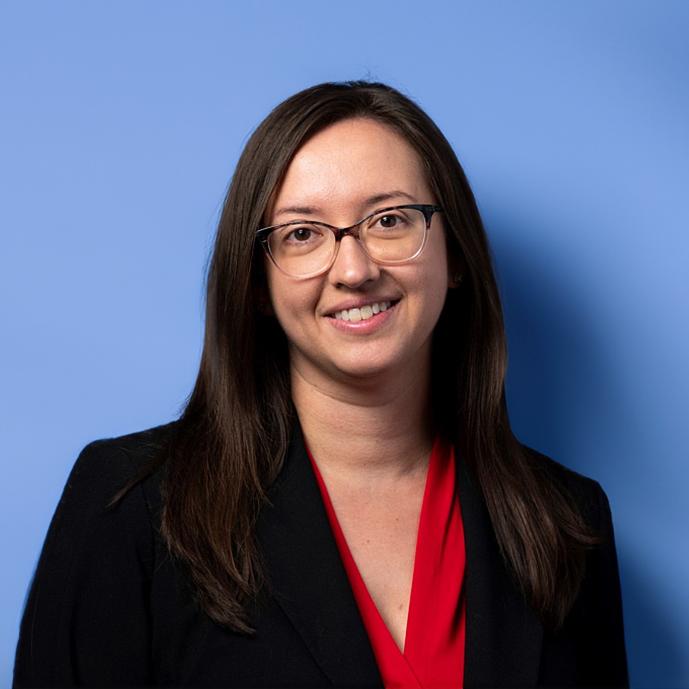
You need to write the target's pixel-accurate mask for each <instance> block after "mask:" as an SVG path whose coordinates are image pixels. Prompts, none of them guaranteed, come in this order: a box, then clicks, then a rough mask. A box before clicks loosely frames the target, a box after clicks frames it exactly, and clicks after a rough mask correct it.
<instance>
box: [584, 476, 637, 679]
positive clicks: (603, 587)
mask: <svg viewBox="0 0 689 689" xmlns="http://www.w3.org/2000/svg"><path fill="white" fill-rule="evenodd" d="M594 483H595V486H596V489H597V491H596V493H597V495H596V499H597V509H598V517H599V519H598V523H599V529H600V532H601V536H602V537H603V543H602V544H601V545H599V546H596V547H595V548H594V549H593V550H592V551H591V553H590V555H591V556H590V558H589V562H588V568H589V569H588V572H587V575H586V578H585V582H584V589H585V595H586V600H587V604H586V606H585V610H584V613H583V630H582V632H583V634H582V637H581V638H582V643H583V646H584V653H583V658H584V659H585V662H584V663H583V667H582V668H581V670H582V674H583V677H582V678H581V679H582V680H583V682H582V684H583V685H584V686H591V687H629V674H628V667H627V654H626V648H625V639H624V622H623V614H622V594H621V589H620V577H619V568H618V563H617V551H616V547H615V534H614V529H613V523H612V515H611V512H610V503H609V501H608V497H607V495H606V494H605V491H604V490H603V489H602V488H601V486H600V485H599V484H598V483H597V482H594Z"/></svg>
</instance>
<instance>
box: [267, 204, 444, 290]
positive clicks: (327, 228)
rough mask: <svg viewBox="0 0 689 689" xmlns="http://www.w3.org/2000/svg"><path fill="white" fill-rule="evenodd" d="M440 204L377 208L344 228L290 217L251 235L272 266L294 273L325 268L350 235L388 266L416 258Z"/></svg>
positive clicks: (375, 259)
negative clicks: (287, 220)
mask: <svg viewBox="0 0 689 689" xmlns="http://www.w3.org/2000/svg"><path fill="white" fill-rule="evenodd" d="M441 212H442V208H441V207H440V206H434V205H431V204H423V203H412V204H407V205H404V206H391V207H389V208H381V209H379V210H377V211H375V212H374V213H371V215H367V216H366V217H365V218H364V219H363V220H359V222H357V223H354V225H350V226H349V227H334V226H333V225H328V224H327V223H324V222H318V221H311V220H291V221H290V222H287V223H283V224H281V225H271V226H270V227H263V228H261V229H260V230H257V231H256V240H257V241H260V242H261V244H262V245H263V248H264V250H265V251H266V253H267V254H268V256H269V257H270V259H271V260H272V262H273V263H274V264H275V266H276V267H277V268H278V269H279V270H281V271H282V272H283V273H285V274H286V275H289V276H290V277H294V278H310V277H315V276H316V275H320V274H321V273H325V272H326V271H327V270H329V269H330V268H331V266H332V265H333V263H334V262H335V257H336V256H337V251H338V247H339V242H340V240H341V239H342V237H344V236H346V235H351V236H352V237H354V238H355V239H358V240H359V243H360V244H361V246H362V248H363V249H364V252H365V253H366V255H367V256H368V257H369V258H370V259H371V260H372V261H373V262H375V263H378V264H380V265H387V266H393V265H398V264H400V263H406V262H407V261H411V260H413V259H414V258H416V257H417V256H418V255H419V254H420V253H421V252H422V251H423V248H424V246H426V239H427V236H428V230H430V229H431V218H432V217H433V213H441Z"/></svg>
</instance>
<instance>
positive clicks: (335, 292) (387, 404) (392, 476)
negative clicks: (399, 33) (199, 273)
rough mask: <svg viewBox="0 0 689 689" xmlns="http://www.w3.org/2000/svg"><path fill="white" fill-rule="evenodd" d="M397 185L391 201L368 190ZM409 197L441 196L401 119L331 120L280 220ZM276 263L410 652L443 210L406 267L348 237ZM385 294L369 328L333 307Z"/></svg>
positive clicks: (294, 328)
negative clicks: (318, 252)
mask: <svg viewBox="0 0 689 689" xmlns="http://www.w3.org/2000/svg"><path fill="white" fill-rule="evenodd" d="M390 192H392V193H393V194H394V195H393V196H391V197H390V198H389V199H386V200H385V201H383V202H381V201H380V200H378V201H376V202H374V203H373V204H370V203H368V201H367V200H368V199H370V198H371V197H372V196H374V195H379V194H387V193H390ZM405 203H436V199H435V198H434V197H433V195H432V193H431V191H430V188H429V187H428V183H427V181H426V178H425V175H424V174H423V168H422V164H421V161H420V159H419V157H418V155H417V154H416V152H415V151H414V149H413V148H412V147H411V146H410V145H409V144H408V143H407V142H406V140H405V139H404V138H402V137H401V136H400V135H399V134H397V133H396V132H395V131H394V130H392V129H390V128H389V127H387V126H385V125H382V124H380V123H378V122H375V121H373V120H370V119H364V118H357V119H349V120H344V121H342V122H338V123H336V124H334V125H331V126H329V127H327V128H326V129H324V130H323V131H321V132H319V133H318V134H316V135H315V136H314V137H312V138H311V139H309V140H308V141H307V142H306V143H305V144H304V145H303V146H302V148H301V149H299V150H298V151H297V153H296V155H295V156H294V158H293V160H292V162H291V163H290V166H289V168H288V170H287V173H286V175H285V178H284V179H283V182H282V184H281V185H280V187H279V188H278V189H277V190H276V194H275V195H274V198H273V202H272V204H271V207H270V209H269V211H268V213H267V216H266V219H267V224H271V225H273V224H277V223H281V222H288V221H290V220H296V219H311V220H321V221H324V222H327V223H330V224H332V225H335V226H339V227H344V226H348V225H350V224H352V223H353V222H356V221H358V220H360V219H361V218H363V217H364V216H365V215H367V214H369V213H371V212H373V211H374V210H376V209H378V208H381V207H387V206H394V205H401V204H405ZM288 208H292V210H285V209H288ZM295 208H298V209H299V210H298V211H297V210H295ZM307 208H308V209H310V212H306V209H307ZM266 271H267V277H268V290H269V294H270V302H271V307H272V311H273V313H274V315H275V317H276V318H277V319H278V321H279V323H280V325H281V326H282V328H283V330H284V332H285V334H286V336H287V340H288V345H289V353H290V373H291V385H292V398H293V400H294V404H295V407H296V409H297V413H298V415H299V420H300V423H301V426H302V430H303V432H304V437H305V440H306V443H307V445H308V447H309V449H310V450H311V453H312V455H313V457H314V460H315V461H316V463H317V465H318V468H319V471H320V472H321V474H322V476H323V479H324V481H325V484H326V487H327V489H328V493H329V495H330V498H331V500H332V502H333V506H334V508H335V512H336V514H337V517H338V521H339V522H340V525H341V527H342V530H343V533H344V536H345V538H346V540H347V543H348V545H349V548H350V550H351V552H352V555H353V557H354V560H355V561H356V564H357V567H358V569H359V571H360V573H361V575H362V578H363V580H364V582H365V584H366V586H367V588H368V591H369V593H370V594H371V597H372V598H373V601H374V603H375V604H376V606H377V608H378V610H379V612H380V614H381V616H382V618H383V620H384V621H385V623H386V625H387V627H388V629H389V630H390V633H391V634H392V636H393V638H394V640H395V642H396V643H397V645H398V647H399V648H400V649H401V650H403V648H404V638H405V633H406V626H407V613H408V609H409V596H410V592H411V584H412V575H413V569H414V553H415V547H416V535H417V530H418V520H419V515H420V510H421V502H422V498H423V491H424V487H425V480H426V474H427V468H428V459H429V453H430V449H431V446H432V441H433V428H432V424H431V419H430V391H429V388H430V356H431V335H432V332H433V329H434V327H435V325H436V323H437V320H438V317H439V316H440V312H441V310H442V307H443V304H444V301H445V296H446V294H447V289H448V286H449V276H448V259H447V251H446V245H445V237H444V229H443V225H442V216H441V215H439V214H435V215H434V216H433V220H432V225H431V230H430V232H429V235H428V241H427V244H426V246H425V248H424V250H423V252H422V253H421V254H420V255H419V256H418V257H417V258H415V259H414V260H412V261H410V262H408V263H406V264H403V265H395V266H381V265H378V264H376V263H374V262H373V261H371V260H370V259H369V258H368V257H367V256H366V254H365V253H364V252H363V250H362V248H361V245H360V244H359V243H358V241H357V240H356V239H354V238H353V237H350V236H346V237H344V238H343V239H342V241H341V242H340V246H339V251H338V254H337V258H336V260H335V263H334V264H333V265H332V267H331V268H330V269H329V270H328V271H327V272H326V273H324V274H322V275H319V276H316V277H312V278H308V279H303V280H297V279H294V278H291V277H289V276H286V275H285V274H284V273H282V272H280V271H279V270H278V269H277V268H276V267H275V266H274V265H273V264H272V263H271V262H270V261H269V260H266ZM379 301H390V302H392V303H393V307H392V308H391V309H389V310H388V311H386V312H385V314H384V315H383V316H384V317H381V318H377V319H375V320H373V319H372V320H371V321H370V322H368V323H367V325H366V327H365V328H360V327H359V328H354V327H344V328H343V327H342V322H339V324H338V321H337V320H336V319H335V318H333V314H334V312H335V311H338V310H341V309H343V308H351V307H356V306H363V305H365V304H371V303H373V302H379Z"/></svg>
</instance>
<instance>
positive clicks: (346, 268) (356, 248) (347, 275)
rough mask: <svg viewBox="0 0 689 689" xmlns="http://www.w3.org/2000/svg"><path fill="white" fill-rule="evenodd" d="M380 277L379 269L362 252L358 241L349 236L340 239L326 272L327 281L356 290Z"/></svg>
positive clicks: (362, 249)
mask: <svg viewBox="0 0 689 689" xmlns="http://www.w3.org/2000/svg"><path fill="white" fill-rule="evenodd" d="M379 276H380V268H379V266H378V264H377V263H374V262H373V261H372V260H371V259H370V258H369V257H368V256H367V255H366V252H365V251H364V248H363V247H362V246H361V244H360V243H359V241H358V240H357V239H355V238H354V237H351V236H345V237H342V239H341V240H340V241H339V246H338V248H337V255H336V256H335V261H334V263H333V264H332V266H331V267H330V271H329V272H328V280H329V281H330V282H331V283H332V284H333V285H335V286H336V287H337V286H346V287H350V288H357V287H359V286H361V285H363V284H364V283H366V282H368V281H369V280H376V279H377V278H378V277H379Z"/></svg>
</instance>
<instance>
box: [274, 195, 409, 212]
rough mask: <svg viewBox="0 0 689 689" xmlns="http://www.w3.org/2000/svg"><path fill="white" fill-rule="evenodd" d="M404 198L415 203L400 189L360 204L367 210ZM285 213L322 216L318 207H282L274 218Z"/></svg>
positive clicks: (369, 198) (375, 196)
mask: <svg viewBox="0 0 689 689" xmlns="http://www.w3.org/2000/svg"><path fill="white" fill-rule="evenodd" d="M400 197H402V198H405V199H408V200H409V201H411V202H413V203H415V202H416V199H415V198H414V197H413V196H412V195H411V194H408V193H407V192H406V191H402V190H401V189H395V190H394V191H385V192H382V193H380V194H375V195H374V196H369V197H368V198H367V199H365V200H364V201H363V202H362V204H361V205H362V207H363V208H369V207H370V206H374V205H376V204H378V203H382V202H383V201H390V200H391V199H398V198H400ZM285 213H296V214H298V215H322V214H323V209H322V208H321V207H320V206H283V207H282V208H280V209H279V210H278V211H276V213H275V217H277V216H278V215H283V214H285Z"/></svg>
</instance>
